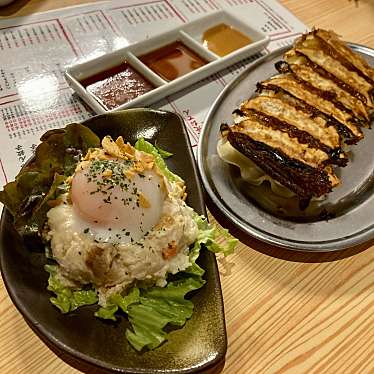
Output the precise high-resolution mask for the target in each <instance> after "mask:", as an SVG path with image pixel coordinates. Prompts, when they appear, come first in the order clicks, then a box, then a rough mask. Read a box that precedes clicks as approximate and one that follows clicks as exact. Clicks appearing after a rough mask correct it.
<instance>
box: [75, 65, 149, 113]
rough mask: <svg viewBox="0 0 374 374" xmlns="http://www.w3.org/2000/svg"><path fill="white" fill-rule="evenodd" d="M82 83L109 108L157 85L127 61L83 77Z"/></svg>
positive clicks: (144, 92) (134, 97)
mask: <svg viewBox="0 0 374 374" xmlns="http://www.w3.org/2000/svg"><path fill="white" fill-rule="evenodd" d="M80 83H81V85H82V86H83V87H84V88H85V89H86V90H87V91H88V92H89V93H90V94H92V95H93V96H95V98H96V99H97V100H99V102H100V103H101V104H102V105H103V106H105V107H106V108H108V109H114V108H117V107H118V106H120V105H122V104H126V103H128V102H129V101H131V100H134V99H136V98H137V97H139V96H142V95H144V94H146V93H147V92H149V91H152V90H154V89H155V86H154V85H153V84H152V83H151V82H150V81H149V80H148V79H147V78H145V77H144V76H143V75H142V74H140V73H139V72H138V71H137V70H136V69H134V68H133V67H132V66H131V65H130V64H129V63H128V62H127V61H124V62H123V63H122V64H121V65H118V66H115V67H113V68H111V69H108V70H105V71H103V72H100V73H98V74H95V75H93V76H90V77H88V78H86V79H83V80H82V81H81V82H80Z"/></svg>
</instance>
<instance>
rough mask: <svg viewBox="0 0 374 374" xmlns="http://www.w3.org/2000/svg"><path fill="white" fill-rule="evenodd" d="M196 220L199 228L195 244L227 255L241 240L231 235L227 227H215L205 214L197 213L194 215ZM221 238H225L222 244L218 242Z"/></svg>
mask: <svg viewBox="0 0 374 374" xmlns="http://www.w3.org/2000/svg"><path fill="white" fill-rule="evenodd" d="M194 221H195V222H196V224H197V226H198V228H199V235H198V238H197V240H196V242H195V246H197V245H204V246H205V247H206V249H208V250H209V251H210V252H213V253H222V254H223V255H225V256H228V255H230V254H232V253H233V252H234V249H235V247H236V245H237V243H238V241H239V240H238V239H235V238H234V237H233V236H231V234H230V233H229V231H228V230H227V229H218V228H216V227H213V226H212V225H211V224H210V223H209V222H208V221H207V219H206V218H205V217H204V216H199V215H198V214H197V213H196V215H195V216H194ZM220 238H222V239H223V243H222V244H220V243H219V242H218V240H219V239H220Z"/></svg>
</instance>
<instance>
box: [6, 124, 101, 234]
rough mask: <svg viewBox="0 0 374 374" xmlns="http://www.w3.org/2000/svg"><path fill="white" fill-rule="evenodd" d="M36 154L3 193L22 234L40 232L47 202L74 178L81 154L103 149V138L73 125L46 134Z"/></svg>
mask: <svg viewBox="0 0 374 374" xmlns="http://www.w3.org/2000/svg"><path fill="white" fill-rule="evenodd" d="M40 140H41V143H40V144H39V145H38V147H37V148H36V150H35V155H34V157H33V158H32V160H31V161H30V162H28V163H27V164H26V165H25V166H24V167H23V168H22V169H21V171H20V172H19V174H18V175H17V176H16V178H15V181H13V182H10V183H8V184H7V185H6V186H5V187H4V190H3V191H0V202H2V203H3V204H4V205H5V206H6V207H7V208H8V209H9V211H10V212H11V213H12V215H13V219H14V224H15V227H16V229H17V230H18V232H19V233H20V234H21V235H27V234H35V233H36V232H37V231H40V230H41V229H42V227H43V225H44V222H45V219H46V212H47V210H48V209H47V208H48V201H49V200H53V199H55V198H56V196H57V195H58V193H59V192H60V190H59V188H60V185H61V184H62V183H63V181H64V179H65V178H66V177H67V176H69V175H71V174H72V173H73V171H74V169H75V165H76V163H77V162H78V160H79V157H80V156H81V155H82V154H85V153H86V152H87V150H88V149H89V148H92V147H98V146H100V139H99V138H98V137H97V136H96V135H95V134H94V133H93V132H92V131H91V130H90V129H88V128H87V127H85V126H83V125H80V124H76V123H73V124H70V125H67V126H66V127H65V128H64V129H57V130H51V131H47V132H46V133H45V134H44V135H43V136H42V137H41V139H40Z"/></svg>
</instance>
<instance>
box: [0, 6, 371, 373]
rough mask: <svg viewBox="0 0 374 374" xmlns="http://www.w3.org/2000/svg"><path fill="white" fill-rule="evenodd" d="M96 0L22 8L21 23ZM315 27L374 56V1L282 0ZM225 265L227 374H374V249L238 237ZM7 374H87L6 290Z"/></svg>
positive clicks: (6, 12)
mask: <svg viewBox="0 0 374 374" xmlns="http://www.w3.org/2000/svg"><path fill="white" fill-rule="evenodd" d="M88 2H90V1H89V0H81V1H74V0H29V1H27V0H18V1H16V2H15V3H14V4H12V5H10V6H8V7H5V8H2V9H1V8H0V17H14V16H18V15H27V14H31V13H34V12H41V11H45V10H49V9H55V8H60V7H64V6H68V5H72V4H80V3H88ZM281 3H283V4H284V5H285V6H287V7H288V8H289V9H290V10H291V11H292V12H294V14H295V15H296V16H297V17H299V18H300V19H301V20H302V21H303V22H304V23H306V24H307V25H308V26H310V27H311V26H314V25H315V26H318V27H323V28H331V29H334V30H335V31H336V32H337V33H339V34H340V35H342V36H343V38H344V39H345V40H350V41H353V42H357V43H361V44H365V45H367V46H369V47H372V48H374V1H371V0H359V1H358V4H357V3H355V2H354V1H349V0H314V1H309V0H282V1H281ZM211 212H212V214H213V216H214V217H216V218H217V219H218V220H219V221H220V222H221V223H222V224H223V225H225V226H227V227H229V228H231V229H232V232H233V234H234V235H237V236H238V238H239V239H240V240H241V243H240V245H239V248H238V250H237V251H236V253H235V254H234V255H233V256H231V257H230V258H229V259H228V263H226V264H224V263H223V262H219V267H220V273H221V282H222V290H223V296H224V302H225V313H226V323H227V333H228V351H227V355H226V363H225V368H224V370H223V372H224V373H230V374H231V373H275V372H276V373H283V372H290V373H374V328H373V327H374V248H373V243H368V244H364V245H361V246H358V247H356V248H351V249H347V250H344V251H341V252H338V253H320V254H311V253H296V252H292V251H287V250H284V249H280V248H275V247H273V246H270V245H266V244H264V243H260V242H259V241H257V240H255V239H251V238H248V237H245V236H243V235H241V234H240V233H238V232H237V231H235V229H233V228H232V226H230V225H229V224H228V223H227V222H225V220H223V219H222V218H221V216H220V214H219V213H218V212H216V211H215V210H214V208H212V207H211ZM0 316H1V319H0V373H2V374H5V373H12V374H13V373H52V372H53V373H55V374H61V373H78V372H79V371H78V370H76V369H74V368H73V367H72V366H70V365H68V364H67V363H65V362H64V361H63V360H61V359H60V358H59V357H58V356H56V355H55V354H54V353H53V352H52V351H51V350H50V349H48V348H47V347H46V346H45V345H44V343H42V341H41V340H39V338H37V336H36V335H35V334H34V333H33V332H32V331H31V329H30V328H29V327H28V326H27V325H26V323H25V321H24V320H23V318H22V317H21V315H20V314H19V313H18V311H17V310H16V308H15V307H14V306H13V304H12V302H11V301H10V298H9V297H8V295H7V292H6V290H5V287H4V284H3V283H2V282H0Z"/></svg>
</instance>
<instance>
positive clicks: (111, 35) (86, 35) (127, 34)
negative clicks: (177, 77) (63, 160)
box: [0, 0, 306, 187]
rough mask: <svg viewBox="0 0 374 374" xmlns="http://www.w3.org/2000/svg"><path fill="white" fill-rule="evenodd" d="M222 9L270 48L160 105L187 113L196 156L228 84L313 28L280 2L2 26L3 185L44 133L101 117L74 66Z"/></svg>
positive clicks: (197, 5)
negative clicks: (74, 83)
mask: <svg viewBox="0 0 374 374" xmlns="http://www.w3.org/2000/svg"><path fill="white" fill-rule="evenodd" d="M220 9H227V10H229V11H230V12H233V13H235V14H236V15H237V16H238V17H240V18H241V19H242V20H243V21H244V22H247V23H249V24H250V25H251V26H252V27H254V28H257V29H259V30H261V31H263V32H265V33H266V34H268V35H269V36H270V38H271V42H270V44H269V45H268V46H267V48H266V49H264V50H263V51H262V52H261V53H259V54H257V55H255V56H252V57H250V58H247V59H246V60H244V61H241V62H240V63H238V64H236V65H234V66H232V67H230V68H228V69H225V70H223V71H221V72H219V73H217V74H214V75H213V76H211V77H209V78H207V79H205V80H204V81H202V82H199V83H198V84H195V85H193V86H191V87H188V88H186V89H185V90H183V91H181V92H179V93H177V94H175V95H173V96H170V97H167V98H165V99H164V100H162V101H161V102H159V103H157V104H155V105H153V107H154V108H160V109H166V110H171V111H175V112H177V113H179V114H181V115H182V117H183V118H184V120H185V122H186V125H187V129H188V133H189V135H190V139H191V143H192V147H193V148H194V150H195V151H196V146H197V143H198V138H199V134H200V131H201V128H202V124H203V121H204V117H205V115H206V113H207V111H208V109H209V107H210V106H211V104H212V103H213V101H214V99H215V98H216V97H217V95H218V94H219V93H220V92H221V91H222V89H223V88H224V87H225V85H227V83H229V82H230V81H231V80H232V79H233V78H234V77H235V76H236V75H237V74H238V73H239V72H240V71H242V70H243V69H244V68H245V67H246V66H248V64H250V63H251V62H253V61H254V60H255V59H257V58H259V57H260V56H261V55H263V54H266V53H269V52H271V51H273V50H275V49H277V48H279V47H281V46H284V45H286V44H289V43H291V42H292V41H293V39H294V38H295V37H296V36H298V35H300V34H301V33H302V32H304V31H305V30H306V26H305V25H304V24H303V23H301V22H300V21H299V20H298V19H297V18H296V17H295V16H294V15H292V14H291V13H290V12H289V11H288V10H287V9H285V8H284V7H282V6H281V5H280V4H279V3H277V2H276V1H275V0H130V1H129V0H127V1H121V0H114V1H105V2H95V3H93V4H90V5H84V6H76V7H71V8H64V9H61V10H57V11H51V12H46V13H40V14H35V15H31V16H27V17H18V18H13V19H6V20H0V139H1V141H0V145H1V147H0V185H1V186H2V185H4V184H5V183H6V182H8V181H11V180H13V179H14V177H15V176H16V174H17V173H18V171H19V169H20V167H21V166H22V165H23V164H24V163H25V162H26V161H27V159H28V158H29V157H30V156H31V155H32V153H33V151H34V149H35V147H36V146H37V144H38V143H39V138H40V136H41V135H42V134H43V133H44V132H45V131H47V130H49V129H53V128H58V127H63V126H64V125H66V124H68V123H70V122H79V121H82V120H85V119H87V118H89V117H90V116H92V115H94V114H95V113H93V112H92V110H91V109H90V108H88V107H87V106H86V105H85V104H84V103H83V101H81V100H80V99H79V97H78V96H76V94H74V92H73V90H72V89H70V88H69V86H68V85H67V83H66V81H65V79H64V71H65V69H66V68H67V67H68V66H70V65H73V64H76V63H79V62H83V61H86V60H89V59H92V58H95V57H98V56H100V55H102V54H105V53H108V52H111V51H113V50H115V49H118V48H121V47H125V46H127V45H129V44H132V43H134V42H137V41H140V40H144V39H146V38H149V37H152V36H155V35H157V34H159V33H163V32H165V31H167V30H169V29H172V28H174V27H176V26H179V25H182V24H184V23H186V22H189V21H191V20H194V19H197V18H199V17H202V16H205V15H207V14H209V13H212V12H215V11H217V10H220ZM1 186H0V187H1Z"/></svg>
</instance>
